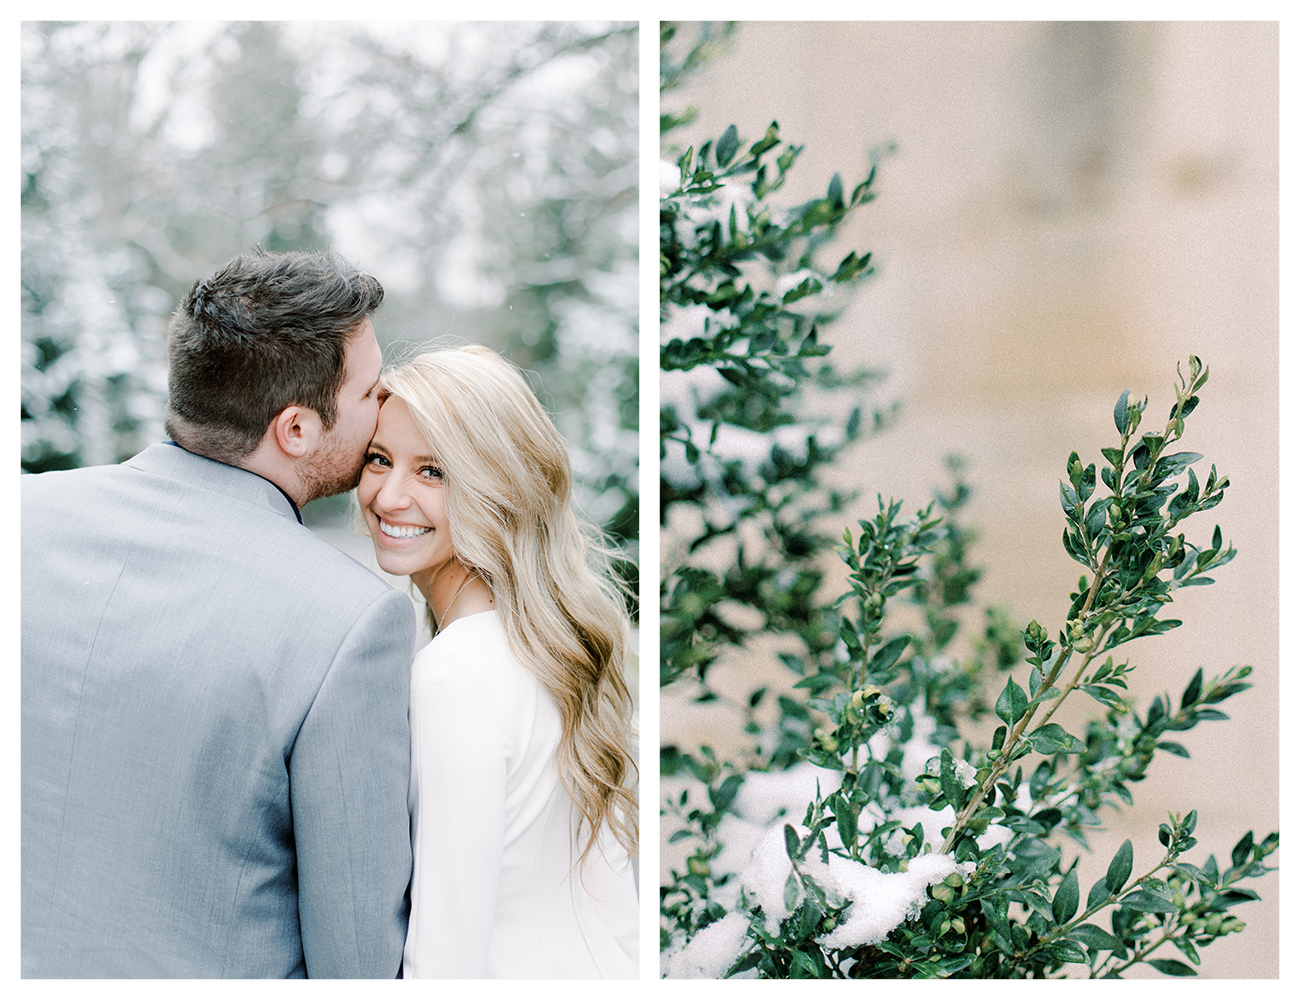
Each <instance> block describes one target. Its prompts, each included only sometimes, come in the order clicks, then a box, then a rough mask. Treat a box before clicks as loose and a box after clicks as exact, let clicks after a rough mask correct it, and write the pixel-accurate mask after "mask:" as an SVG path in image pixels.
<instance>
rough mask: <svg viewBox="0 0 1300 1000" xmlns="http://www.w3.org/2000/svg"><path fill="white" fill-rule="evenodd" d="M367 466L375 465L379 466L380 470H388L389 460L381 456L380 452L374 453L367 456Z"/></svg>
mask: <svg viewBox="0 0 1300 1000" xmlns="http://www.w3.org/2000/svg"><path fill="white" fill-rule="evenodd" d="M366 465H375V466H379V467H380V468H387V467H388V459H386V458H385V457H384V456H383V455H381V454H379V452H377V451H372V452H371V453H370V454H369V455H367V456H366Z"/></svg>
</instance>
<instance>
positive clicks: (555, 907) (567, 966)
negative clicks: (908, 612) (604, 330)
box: [357, 347, 637, 979]
mask: <svg viewBox="0 0 1300 1000" xmlns="http://www.w3.org/2000/svg"><path fill="white" fill-rule="evenodd" d="M382 381H383V386H384V389H385V390H386V391H387V392H388V393H389V394H390V395H389V396H388V398H387V399H386V400H385V402H384V404H383V407H382V408H381V410H380V415H379V425H378V428H377V429H376V432H375V437H374V440H373V441H372V442H371V446H370V449H369V453H368V454H367V457H366V465H365V468H364V470H363V472H362V477H361V483H360V485H359V487H358V489H357V496H358V499H359V501H360V505H361V509H362V512H363V514H364V517H365V520H366V524H367V526H368V527H369V529H370V534H371V537H372V539H373V540H374V545H375V554H376V557H377V559H378V562H379V565H380V567H381V568H382V569H384V571H385V572H388V573H392V574H400V575H407V576H409V577H410V578H411V581H412V583H413V584H414V585H415V586H416V587H417V588H418V589H419V590H420V592H421V593H422V594H423V595H424V598H425V600H426V602H427V603H428V607H429V624H430V627H431V628H432V630H433V632H434V638H433V641H432V642H430V643H429V645H428V646H426V647H425V648H424V649H422V650H421V651H420V652H419V653H418V654H417V655H416V658H415V662H414V664H413V666H412V672H411V732H412V757H411V795H410V805H411V831H412V841H413V847H414V854H415V871H414V876H413V878H412V883H411V920H410V929H409V931H408V935H407V941H406V950H405V955H404V959H403V972H404V975H405V976H406V977H407V978H421V977H424V978H532V979H536V978H571V979H572V978H634V977H635V976H636V975H637V962H636V953H637V904H636V889H635V884H634V881H633V875H632V863H633V862H632V860H631V857H632V856H634V855H635V854H636V844H637V825H636V821H637V801H636V795H635V791H634V788H635V776H636V765H635V762H634V760H633V757H632V752H631V743H632V728H631V722H630V716H631V699H630V697H629V694H628V690H627V687H626V684H625V682H624V679H623V674H624V668H625V665H626V661H627V657H628V652H629V624H628V619H627V614H626V612H625V610H624V604H623V601H622V600H621V596H620V593H619V591H618V589H617V587H616V586H615V584H614V582H613V577H612V575H611V573H610V571H609V564H608V558H607V555H606V553H605V550H604V548H603V547H602V545H601V544H600V542H599V539H598V536H597V535H596V534H595V533H594V532H593V531H591V530H590V529H588V528H586V527H585V526H584V525H583V524H582V523H581V522H580V521H579V519H578V517H577V516H576V515H575V512H574V510H573V506H572V503H571V493H572V486H573V477H572V472H571V470H570V466H569V459H568V454H567V451H566V449H565V447H564V441H563V439H562V438H561V437H560V434H559V432H558V431H557V430H556V429H555V426H554V425H553V424H552V422H551V420H550V418H549V417H548V416H547V415H546V413H545V411H544V410H543V409H542V407H541V405H540V403H539V402H538V401H537V398H536V397H535V396H534V395H533V393H532V391H531V390H530V389H529V387H528V385H527V383H526V382H525V380H524V378H523V376H522V374H521V373H520V372H519V370H518V369H516V368H515V367H514V366H513V365H511V364H509V362H507V361H505V360H504V359H503V358H501V357H500V356H499V355H497V354H496V353H494V352H493V351H490V350H488V349H487V348H484V347H466V348H461V349H459V350H449V351H436V352H433V353H429V354H424V355H421V356H419V357H417V358H415V359H414V360H412V361H410V362H407V363H405V364H403V365H401V366H400V367H398V368H395V369H393V370H391V371H388V372H387V373H385V375H384V376H383V379H382Z"/></svg>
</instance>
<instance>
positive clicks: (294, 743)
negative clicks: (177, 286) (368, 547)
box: [22, 251, 415, 978]
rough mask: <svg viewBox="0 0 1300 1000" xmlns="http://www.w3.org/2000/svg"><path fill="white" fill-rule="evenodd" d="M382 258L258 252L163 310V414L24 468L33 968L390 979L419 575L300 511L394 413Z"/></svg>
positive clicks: (45, 971)
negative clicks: (52, 465)
mask: <svg viewBox="0 0 1300 1000" xmlns="http://www.w3.org/2000/svg"><path fill="white" fill-rule="evenodd" d="M382 298H383V289H382V288H381V287H380V285H379V283H378V282H377V281H375V279H374V278H372V277H370V276H369V275H365V274H361V273H359V272H357V271H355V270H354V269H352V268H351V267H349V266H348V265H347V264H346V263H344V262H343V261H341V260H339V259H338V258H336V257H334V256H333V255H331V254H307V253H293V254H284V255H274V254H265V253H262V252H260V251H259V252H257V253H254V254H248V255H244V256H240V257H237V258H236V259H235V260H234V261H232V262H231V263H230V264H228V265H226V266H225V267H224V268H222V269H221V270H220V271H218V272H217V273H216V274H215V275H213V276H212V277H211V278H209V279H207V280H205V281H200V282H197V283H196V284H195V286H194V288H193V289H191V291H190V292H189V294H187V295H186V297H185V299H184V300H183V301H182V303H181V305H180V307H179V308H178V309H177V311H176V313H175V315H174V316H173V318H172V322H171V326H170V327H169V330H168V358H169V376H168V378H169V399H168V421H167V429H168V433H169V434H170V435H171V437H172V439H173V441H172V442H167V443H163V444H156V445H153V446H152V447H150V448H147V449H146V450H145V451H143V452H141V453H140V454H139V455H137V456H136V457H135V458H133V459H131V460H130V461H127V462H125V463H123V464H122V465H118V466H106V467H101V468H88V469H78V470H73V471H69V472H51V473H45V474H43V475H39V476H25V477H23V480H22V504H23V512H22V970H23V975H24V976H33V977H96V978H99V977H141V978H143V977H149V978H155V977H188V978H200V977H303V976H311V977H393V976H395V975H397V974H398V972H399V970H400V967H401V959H402V944H403V939H404V937H405V933H406V919H407V904H406V899H405V893H406V889H407V885H408V882H409V879H410V874H411V848H410V839H409V825H408V824H409V818H408V813H407V791H408V784H409V779H410V734H409V728H408V722H407V708H408V684H409V671H410V661H411V653H412V644H413V641H414V635H415V618H414V613H413V609H412V606H411V602H410V600H409V598H407V596H406V595H405V594H403V593H401V592H400V591H397V590H394V589H393V588H392V587H390V586H389V585H388V584H387V583H385V582H384V581H383V580H381V579H379V578H378V577H377V576H375V575H374V574H372V573H371V572H370V571H369V570H367V569H365V568H364V567H362V566H361V565H360V564H359V563H356V562H354V561H353V560H352V559H350V558H349V557H347V556H345V555H343V554H342V553H341V552H339V551H337V550H336V549H334V548H333V547H331V546H330V545H328V544H327V543H325V542H324V541H322V540H321V539H319V538H318V537H317V536H316V535H314V534H313V533H312V532H311V531H309V530H308V529H306V528H304V527H303V526H302V523H301V517H300V516H299V513H298V508H299V507H301V506H302V505H303V504H305V503H306V502H307V501H309V500H312V499H314V498H316V497H320V496H328V495H330V494H333V493H339V492H342V491H344V490H347V489H349V488H351V487H352V486H354V485H355V484H356V482H357V478H358V476H359V475H360V470H361V466H362V463H363V460H364V455H365V449H366V445H367V443H368V442H369V439H370V437H371V435H372V434H373V432H374V429H375V423H376V420H377V418H378V412H379V400H378V398H377V394H378V389H377V381H378V378H379V370H380V364H381V357H380V352H379V346H378V344H377V343H376V341H375V335H374V330H373V328H372V326H371V324H370V321H369V319H368V316H369V314H370V313H371V312H372V311H373V310H374V309H375V308H377V307H378V305H379V303H380V301H381V300H382Z"/></svg>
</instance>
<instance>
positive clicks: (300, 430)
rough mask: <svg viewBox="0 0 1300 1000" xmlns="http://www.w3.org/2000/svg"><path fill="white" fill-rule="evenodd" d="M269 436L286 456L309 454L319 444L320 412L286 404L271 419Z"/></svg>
mask: <svg viewBox="0 0 1300 1000" xmlns="http://www.w3.org/2000/svg"><path fill="white" fill-rule="evenodd" d="M270 430H271V438H272V439H273V440H274V441H275V443H276V445H277V446H278V447H279V449H280V451H282V452H284V454H285V455H286V456H287V457H288V458H303V457H304V456H306V455H310V454H311V453H312V452H314V451H315V450H316V447H317V445H319V444H320V441H321V436H322V427H321V419H320V414H319V413H317V412H316V411H315V410H313V409H311V408H310V407H307V406H298V405H296V404H295V405H293V406H286V407H285V408H284V409H283V410H281V411H280V412H279V413H278V414H276V417H275V419H274V420H272V421H271V428H270Z"/></svg>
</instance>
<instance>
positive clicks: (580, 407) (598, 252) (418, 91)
mask: <svg viewBox="0 0 1300 1000" xmlns="http://www.w3.org/2000/svg"><path fill="white" fill-rule="evenodd" d="M636 161H637V36H636V26H635V25H634V24H615V23H610V24H589V23H540V22H539V23H528V22H499V23H498V22H494V23H478V22H463V23H448V22H418V23H398V22H353V23H344V22H285V23H276V22H255V23H248V24H243V23H236V24H226V23H213V22H181V23H140V22H112V23H108V22H100V23H27V24H25V25H24V28H23V33H22V172H23V184H22V220H23V223H22V224H23V250H22V287H23V320H22V323H23V337H22V340H23V348H22V350H23V364H22V406H23V412H22V419H23V438H22V441H23V453H22V461H23V468H24V470H26V471H43V470H45V469H55V468H70V467H75V466H78V465H87V464H96V463H104V462H114V461H121V460H123V459H125V458H127V457H129V456H130V455H132V454H134V453H135V452H136V451H138V450H139V449H140V448H142V447H144V446H145V445H147V444H149V443H150V442H152V441H154V440H157V439H159V437H160V436H161V435H162V425H161V412H162V404H163V401H164V398H165V394H166V370H165V349H164V341H163V333H164V330H165V327H166V321H167V317H168V315H169V313H170V311H171V309H172V308H173V307H174V306H175V303H176V302H177V301H178V299H179V297H180V296H181V295H182V294H183V293H184V291H185V289H186V288H188V286H189V285H190V283H192V282H193V281H194V280H195V279H196V278H198V277H200V276H202V275H203V274H205V273H207V272H208V271H210V270H211V269H213V268H214V267H216V266H217V265H219V264H220V263H222V262H223V261H225V260H226V259H228V258H229V257H231V256H233V255H234V254H235V253H237V252H239V251H240V250H241V249H242V248H245V247H247V246H250V245H252V244H254V243H257V244H261V245H262V246H264V247H266V248H267V249H271V250H284V249H292V248H303V247H330V248H331V249H334V250H337V251H338V252H340V253H342V254H343V255H344V256H345V257H348V258H349V259H351V260H353V261H355V262H356V263H358V264H359V265H360V266H362V267H364V268H366V269H367V270H369V271H371V272H372V273H374V274H375V275H376V276H377V277H379V279H380V281H382V282H383V284H384V286H385V289H386V291H387V297H386V299H385V303H384V310H383V313H382V316H381V320H380V323H379V325H378V326H379V329H378V332H379V336H380V340H381V342H384V343H386V344H388V345H393V346H400V350H401V351H405V350H407V349H413V348H414V347H416V346H418V345H423V344H426V343H429V342H439V343H463V342H475V343H486V344H488V345H490V346H492V347H494V348H496V349H498V350H501V351H503V352H504V353H505V354H506V355H507V356H508V357H510V358H511V359H512V360H513V361H515V363H517V364H519V365H520V366H521V367H523V368H524V369H526V370H528V371H530V372H531V373H535V377H534V385H535V386H536V387H538V388H539V389H540V390H541V391H542V393H543V399H544V401H545V402H546V403H547V405H548V406H549V407H550V408H551V410H552V412H553V413H554V414H555V416H556V419H557V420H558V422H559V423H560V425H561V428H562V430H563V431H564V433H565V435H566V437H567V438H568V440H569V442H570V444H571V446H572V449H573V453H574V461H575V466H576V468H577V471H578V474H579V477H580V479H581V481H582V484H583V494H582V503H583V506H584V507H585V508H586V509H587V510H588V511H589V513H590V514H591V515H592V516H593V517H595V518H596V519H597V520H598V521H600V522H603V523H604V524H605V525H606V527H607V528H608V529H609V530H610V531H611V532H612V533H613V534H614V535H615V537H616V538H618V539H619V540H620V541H621V542H623V543H624V544H626V545H628V546H629V549H630V550H631V552H633V553H634V551H635V534H636V524H637V514H636V512H637V477H636V455H637V443H636V441H637V438H636V429H637V398H636V393H637V350H636V344H637V329H636V303H637V283H636V266H637V263H636V259H637V257H636V255H637V250H636V239H637V162H636ZM390 353H392V352H390ZM629 571H630V567H629Z"/></svg>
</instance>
